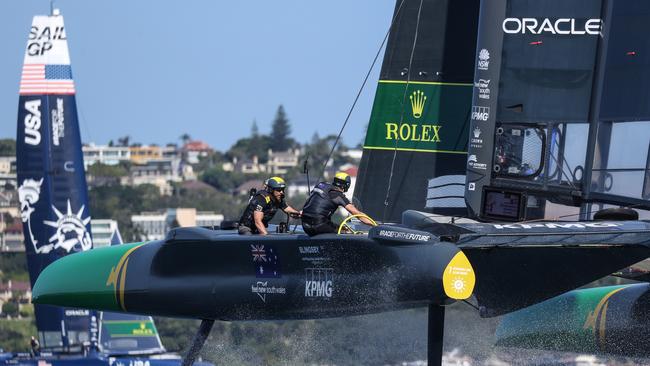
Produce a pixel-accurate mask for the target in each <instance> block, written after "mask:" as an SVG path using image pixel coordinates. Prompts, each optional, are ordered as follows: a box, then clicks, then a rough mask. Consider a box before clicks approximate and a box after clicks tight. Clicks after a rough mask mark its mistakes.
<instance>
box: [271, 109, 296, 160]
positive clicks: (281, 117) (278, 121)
mask: <svg viewBox="0 0 650 366" xmlns="http://www.w3.org/2000/svg"><path fill="white" fill-rule="evenodd" d="M270 138H271V144H270V146H269V147H270V148H271V149H273V151H286V150H288V149H290V148H292V147H293V146H294V145H295V143H296V142H295V140H294V139H292V138H291V125H289V119H287V114H286V112H285V111H284V106H282V105H280V106H279V107H278V111H277V112H276V114H275V119H274V120H273V125H272V126H271V135H270Z"/></svg>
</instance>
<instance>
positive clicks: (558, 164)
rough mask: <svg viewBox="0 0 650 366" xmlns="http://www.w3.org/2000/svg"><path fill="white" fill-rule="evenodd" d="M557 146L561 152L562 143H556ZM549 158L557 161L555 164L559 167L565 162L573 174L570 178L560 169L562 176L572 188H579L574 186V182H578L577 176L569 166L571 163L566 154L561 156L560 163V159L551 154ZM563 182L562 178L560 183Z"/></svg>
mask: <svg viewBox="0 0 650 366" xmlns="http://www.w3.org/2000/svg"><path fill="white" fill-rule="evenodd" d="M564 133H566V132H564ZM551 144H553V139H552V138H551ZM555 146H556V147H557V149H558V150H559V149H560V142H559V141H556V142H555ZM549 156H550V157H551V158H552V159H553V160H554V161H555V164H557V166H558V167H559V166H560V165H561V164H560V162H563V163H564V164H565V165H566V166H567V167H568V168H569V173H570V174H571V177H569V175H568V174H567V173H566V172H565V171H564V169H562V168H560V174H561V175H564V176H565V177H566V178H567V182H568V183H569V184H570V185H571V187H572V188H577V187H576V186H575V185H574V184H573V182H575V181H576V176H575V174H573V169H572V168H571V165H570V164H569V161H568V160H567V159H566V157H565V154H562V155H560V161H558V159H557V158H556V157H555V156H553V154H552V153H551V152H549ZM561 180H562V177H560V181H561Z"/></svg>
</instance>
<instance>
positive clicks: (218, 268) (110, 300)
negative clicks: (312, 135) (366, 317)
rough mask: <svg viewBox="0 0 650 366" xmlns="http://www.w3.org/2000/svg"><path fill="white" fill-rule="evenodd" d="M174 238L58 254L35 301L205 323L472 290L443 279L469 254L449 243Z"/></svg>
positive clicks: (298, 315)
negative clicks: (77, 274)
mask: <svg viewBox="0 0 650 366" xmlns="http://www.w3.org/2000/svg"><path fill="white" fill-rule="evenodd" d="M189 230H195V231H196V232H197V233H199V234H200V235H203V234H205V235H208V236H209V235H214V234H212V233H211V231H210V230H207V229H200V228H195V229H189ZM173 235H174V232H172V233H171V235H170V236H171V237H172V238H171V239H169V238H168V240H167V241H155V242H150V243H147V244H129V245H122V246H117V247H111V248H101V249H97V250H92V251H90V252H87V253H79V254H75V255H72V256H68V257H66V258H62V259H60V260H59V261H57V262H56V263H55V264H53V265H51V266H50V267H48V268H47V269H46V270H45V271H44V272H43V274H42V275H41V276H40V277H39V281H38V284H37V285H36V287H35V289H34V294H33V299H34V302H36V303H48V304H55V305H66V304H67V305H74V306H80V307H84V308H90V309H98V310H100V309H101V310H109V311H122V312H131V313H140V314H149V315H161V316H175V317H190V318H201V319H221V320H252V319H302V318H323V317H335V316H343V315H354V314H365V313H373V312H379V311H387V310H394V309H404V308H413V307H420V306H426V305H429V304H448V303H450V302H452V301H453V300H452V299H451V298H450V295H451V296H453V297H458V296H456V295H457V294H461V295H462V294H465V297H469V296H470V294H471V288H472V287H473V281H465V279H464V278H465V277H463V276H466V275H467V273H459V274H457V275H455V276H456V277H457V278H455V277H453V276H451V275H448V276H447V277H446V278H444V280H445V282H446V284H443V277H445V276H444V273H445V271H450V273H451V272H454V271H456V269H455V268H456V267H459V266H458V264H457V263H459V262H458V260H459V258H460V257H462V258H464V255H463V254H462V252H461V251H460V250H459V249H458V248H457V247H456V246H455V245H453V244H450V243H439V242H438V243H435V244H433V243H427V242H424V243H405V245H388V244H384V243H382V242H381V241H379V240H373V239H368V238H366V237H365V236H363V237H362V236H353V235H351V236H336V235H325V236H322V237H317V238H309V237H308V236H306V235H277V236H271V237H265V238H262V237H259V238H256V237H250V236H248V237H240V236H238V235H234V236H223V235H221V236H214V237H213V238H212V239H208V238H205V239H201V238H200V237H194V238H189V239H180V240H178V239H174V238H173ZM200 235H199V236H200ZM398 244H399V243H398ZM457 255H458V256H459V257H456V256H457ZM454 258H455V260H454ZM452 260H454V264H453V265H451V266H450V263H451V262H452ZM463 263H465V264H466V265H467V266H468V267H467V268H466V270H467V271H469V272H471V266H469V262H467V261H466V259H465V261H464V262H463ZM452 267H453V268H452ZM460 267H462V265H461V266H460ZM91 268H92V269H93V270H92V271H91V270H90V269H91ZM71 273H84V274H86V275H84V276H82V277H77V278H71V276H70V274H71ZM454 273H455V272H454Z"/></svg>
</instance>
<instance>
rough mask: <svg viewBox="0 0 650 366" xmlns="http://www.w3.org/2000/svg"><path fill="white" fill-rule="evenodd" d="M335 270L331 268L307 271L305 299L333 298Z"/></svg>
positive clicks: (308, 269)
mask: <svg viewBox="0 0 650 366" xmlns="http://www.w3.org/2000/svg"><path fill="white" fill-rule="evenodd" d="M333 277H334V270H333V269H331V268H306V269H305V297H324V298H331V297H332V292H333V282H332V278H333Z"/></svg>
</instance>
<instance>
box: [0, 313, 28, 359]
mask: <svg viewBox="0 0 650 366" xmlns="http://www.w3.org/2000/svg"><path fill="white" fill-rule="evenodd" d="M36 334H37V333H36V324H35V319H34V318H30V319H11V320H9V319H0V348H2V349H4V350H5V351H9V352H27V351H29V337H31V336H35V335H36Z"/></svg>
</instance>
